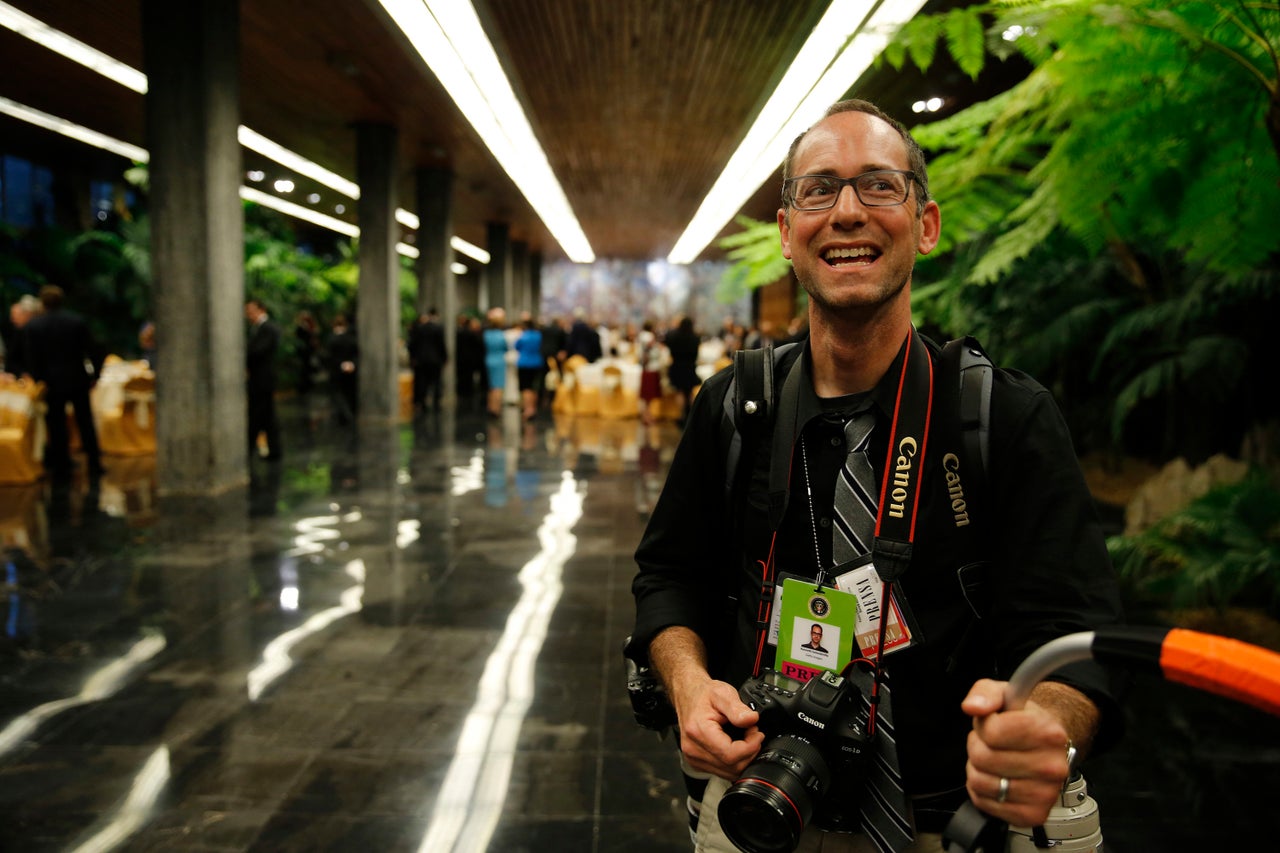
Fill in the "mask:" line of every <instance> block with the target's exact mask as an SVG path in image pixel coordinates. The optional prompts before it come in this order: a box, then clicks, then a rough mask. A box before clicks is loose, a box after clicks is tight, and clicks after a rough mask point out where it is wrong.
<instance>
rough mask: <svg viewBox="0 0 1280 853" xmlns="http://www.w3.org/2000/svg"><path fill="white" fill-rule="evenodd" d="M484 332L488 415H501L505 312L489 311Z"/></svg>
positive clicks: (505, 335) (505, 340)
mask: <svg viewBox="0 0 1280 853" xmlns="http://www.w3.org/2000/svg"><path fill="white" fill-rule="evenodd" d="M487 317H488V320H489V324H488V326H486V327H485V330H484V369H485V374H486V375H487V376H488V378H489V415H490V416H491V417H495V418H496V417H498V416H500V415H501V414H502V394H503V392H504V391H505V390H506V388H507V333H506V325H507V312H506V311H504V310H502V308H500V307H494V308H490V309H489V313H488V315H487Z"/></svg>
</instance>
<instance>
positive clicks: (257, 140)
mask: <svg viewBox="0 0 1280 853" xmlns="http://www.w3.org/2000/svg"><path fill="white" fill-rule="evenodd" d="M0 26H3V27H6V28H7V29H10V30H12V31H13V32H15V33H17V34H18V35H20V36H24V37H26V38H28V39H31V40H32V41H34V42H36V43H37V44H39V45H42V46H43V47H46V48H48V49H49V50H52V51H53V52H54V53H57V54H59V55H60V56H63V57H65V58H66V59H70V60H72V61H73V62H77V63H79V64H80V65H83V66H85V67H86V68H89V69H91V70H93V71H96V72H98V73H99V74H101V75H102V76H104V77H106V78H107V79H109V80H113V81H115V82H116V83H120V84H121V85H123V86H125V87H127V88H129V89H132V90H133V91H135V92H137V93H138V94H140V95H144V94H146V92H147V76H146V75H145V74H143V73H142V72H141V71H139V70H138V69H136V68H132V67H130V66H128V65H126V64H125V63H123V62H120V61H119V60H117V59H114V58H113V57H111V56H108V55H107V54H105V53H103V52H102V51H100V50H97V49H96V48H92V47H90V46H89V45H87V44H85V43H84V42H82V41H78V40H77V39H74V38H72V37H71V36H69V35H67V34H66V33H64V32H62V31H61V30H57V29H54V28H53V27H51V26H49V25H48V24H46V23H44V22H43V21H41V20H39V19H37V18H33V17H31V16H30V15H28V14H26V13H25V12H22V11H21V10H19V9H15V8H14V7H13V6H11V5H9V4H8V3H4V2H0ZM0 102H4V103H5V104H7V105H8V106H9V109H0V111H3V112H7V113H8V114H9V115H13V116H14V117H15V118H21V119H22V120H24V121H29V122H30V123H32V124H36V125H39V126H41V127H44V128H46V129H48V130H53V131H55V132H57V133H62V134H63V135H64V136H70V137H72V138H73V139H79V140H80V141H81V142H86V143H88V144H89V145H92V146H94V147H95V148H103V149H105V150H107V151H112V152H114V153H116V154H120V155H121V156H123V157H128V158H129V159H131V160H136V161H138V162H142V163H145V162H147V159H148V155H147V152H146V150H145V149H143V148H139V147H138V146H136V145H131V144H130V143H127V142H122V141H120V140H118V139H112V138H111V137H109V136H105V135H103V134H100V133H98V132H97V131H94V130H89V129H88V128H84V127H80V126H79V125H75V124H73V123H71V122H68V121H66V120H65V119H60V118H55V117H53V116H49V115H48V114H46V113H42V112H40V111H39V110H36V109H33V108H31V107H26V106H23V105H22V104H18V103H16V102H14V101H9V100H8V99H6V98H0ZM237 138H238V139H239V141H240V144H241V145H243V146H244V147H245V148H248V149H249V150H250V151H255V152H257V153H258V154H261V155H262V156H264V157H266V158H268V159H270V160H273V161H275V162H276V163H279V164H280V165H282V166H284V167H285V168H287V169H291V170H293V171H294V172H297V173H298V174H300V175H305V176H307V177H308V178H311V179H312V180H314V181H316V182H317V183H320V184H322V185H323V186H326V187H328V188H329V189H331V190H334V191H335V192H339V193H342V194H343V195H345V196H347V197H348V198H352V199H358V198H360V186H359V184H357V183H355V182H354V181H349V180H347V179H346V178H344V177H342V176H341V175H339V174H337V173H335V172H331V171H330V170H328V169H326V168H324V167H323V166H321V165H320V164H319V163H314V162H312V161H311V160H308V159H307V158H305V157H303V156H301V155H299V154H297V153H295V152H293V151H291V150H289V149H288V148H285V147H284V146H283V145H281V144H279V143H278V142H274V141H272V140H270V139H268V138H267V137H265V136H263V135H262V134H261V133H258V132H257V131H256V130H253V129H251V128H248V127H245V126H244V125H240V127H239V128H238V129H237ZM281 212H283V211H281ZM290 215H292V214H290ZM318 215H319V214H318ZM299 218H303V217H299ZM396 219H397V221H399V222H401V223H404V224H406V225H408V227H410V228H412V229H414V230H417V228H418V217H417V216H414V215H413V214H412V213H410V212H408V211H406V210H397V211H396ZM308 221H310V220H308ZM410 223H411V224H410ZM325 227H328V226H325ZM334 230H337V231H339V233H346V232H345V231H344V230H342V229H334ZM451 243H452V245H453V247H454V249H455V250H456V251H458V252H461V253H462V254H464V255H467V256H468V257H470V258H472V259H473V260H477V261H480V262H481V263H485V264H487V263H489V253H488V252H486V251H485V250H484V249H481V248H479V247H477V246H474V245H472V244H471V243H468V242H467V241H465V240H462V239H461V238H458V237H454V238H452V241H451ZM400 245H405V244H403V243H402V244H400ZM402 254H407V253H402ZM411 257H416V255H414V256H411Z"/></svg>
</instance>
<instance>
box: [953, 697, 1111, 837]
mask: <svg viewBox="0 0 1280 853" xmlns="http://www.w3.org/2000/svg"><path fill="white" fill-rule="evenodd" d="M1005 685H1006V683H1005V682H1003V681H992V680H989V679H983V680H981V681H978V682H977V683H976V684H974V686H973V689H971V690H970V691H969V695H968V696H966V697H965V699H964V702H963V703H961V708H963V709H964V712H965V713H966V714H969V715H970V716H971V717H973V731H971V732H970V733H969V743H968V747H969V762H968V764H967V765H966V767H965V770H966V777H967V779H966V787H967V788H968V790H969V797H970V798H971V799H972V800H973V802H974V804H975V805H976V806H977V807H978V808H980V809H981V810H982V811H984V812H986V813H987V814H989V815H991V816H992V817H996V818H999V819H1000V820H1003V821H1006V822H1008V823H1010V824H1012V825H1014V826H1039V825H1040V824H1043V823H1044V821H1045V818H1047V817H1048V816H1049V810H1050V809H1051V808H1053V806H1054V804H1055V803H1056V802H1057V801H1058V797H1059V795H1060V794H1061V792H1062V786H1063V784H1064V783H1065V782H1066V779H1067V774H1068V773H1069V772H1070V768H1069V766H1068V763H1067V752H1068V748H1069V746H1070V743H1071V741H1070V736H1069V735H1068V733H1067V729H1066V726H1064V725H1063V722H1062V720H1061V719H1060V718H1059V716H1058V715H1057V714H1055V713H1053V712H1052V711H1051V710H1049V709H1048V708H1046V707H1043V706H1042V705H1039V704H1037V703H1036V702H1035V701H1034V698H1033V700H1032V701H1029V702H1027V704H1026V706H1025V707H1023V708H1022V709H1020V710H1017V711H1006V710H1004V696H1005ZM1055 686H1060V685H1055ZM1034 695H1035V694H1034V693H1033V697H1034ZM1081 698H1082V699H1083V697H1081ZM1084 701H1088V700H1084Z"/></svg>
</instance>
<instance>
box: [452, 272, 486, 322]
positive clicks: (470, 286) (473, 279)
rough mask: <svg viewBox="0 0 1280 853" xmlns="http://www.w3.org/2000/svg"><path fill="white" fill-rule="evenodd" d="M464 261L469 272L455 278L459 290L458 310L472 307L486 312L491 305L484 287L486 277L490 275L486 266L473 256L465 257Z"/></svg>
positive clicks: (455, 284) (482, 312)
mask: <svg viewBox="0 0 1280 853" xmlns="http://www.w3.org/2000/svg"><path fill="white" fill-rule="evenodd" d="M462 263H463V264H464V265H465V266H466V267H467V274H466V275H464V276H462V277H460V278H459V277H458V276H454V279H453V282H454V286H455V287H456V288H457V290H458V310H459V311H466V310H467V309H472V310H474V311H478V312H480V313H481V314H484V312H485V310H486V309H487V308H488V307H489V304H488V302H487V301H486V299H487V297H486V293H485V289H484V279H485V276H487V275H488V273H487V272H485V266H484V264H482V263H480V262H479V261H477V260H475V259H473V258H463V259H462Z"/></svg>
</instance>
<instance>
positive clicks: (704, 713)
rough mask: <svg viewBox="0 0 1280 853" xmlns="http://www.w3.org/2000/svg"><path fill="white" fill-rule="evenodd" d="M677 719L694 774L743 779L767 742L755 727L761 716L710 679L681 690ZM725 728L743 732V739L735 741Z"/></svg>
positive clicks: (725, 686) (729, 689)
mask: <svg viewBox="0 0 1280 853" xmlns="http://www.w3.org/2000/svg"><path fill="white" fill-rule="evenodd" d="M676 716H677V717H679V719H680V750H681V751H682V752H683V753H684V757H685V759H686V760H688V762H689V764H690V765H692V766H693V768H694V769H695V770H701V771H704V772H707V773H714V774H716V775H717V776H723V777H724V778H725V779H730V780H732V779H737V778H738V777H739V776H741V775H742V771H743V770H745V769H746V767H747V765H748V764H750V763H751V760H752V759H754V758H755V757H756V753H758V752H759V751H760V744H761V743H763V742H764V733H763V732H761V731H760V730H759V729H758V728H756V727H755V724H756V721H757V720H758V719H759V718H760V715H759V714H757V713H756V712H755V711H753V710H751V709H750V708H748V707H747V706H746V705H745V704H743V702H742V700H741V699H739V698H738V691H737V690H735V689H733V687H732V686H731V685H729V684H726V683H725V682H723V681H713V680H712V679H711V678H710V676H708V677H707V678H706V680H705V682H703V683H701V684H697V685H692V686H686V687H684V688H682V689H681V690H680V702H679V704H677V705H676ZM726 725H728V726H733V727H735V728H738V729H741V730H743V731H744V732H745V734H744V735H743V736H742V739H741V740H734V739H733V737H731V736H730V735H729V733H728V732H726V731H725V726H726Z"/></svg>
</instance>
